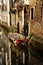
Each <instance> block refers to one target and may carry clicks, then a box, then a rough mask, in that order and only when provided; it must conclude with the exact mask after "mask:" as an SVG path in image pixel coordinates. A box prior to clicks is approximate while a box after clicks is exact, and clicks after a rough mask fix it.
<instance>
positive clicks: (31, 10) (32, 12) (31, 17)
mask: <svg viewBox="0 0 43 65" xmlns="http://www.w3.org/2000/svg"><path fill="white" fill-rule="evenodd" d="M33 18H34V9H33V8H31V9H30V20H33Z"/></svg>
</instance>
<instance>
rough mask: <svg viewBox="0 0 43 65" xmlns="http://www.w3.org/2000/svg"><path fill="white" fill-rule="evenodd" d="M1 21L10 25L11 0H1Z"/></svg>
mask: <svg viewBox="0 0 43 65" xmlns="http://www.w3.org/2000/svg"><path fill="white" fill-rule="evenodd" d="M0 9H1V10H0V12H1V16H0V17H1V22H2V23H5V24H7V25H9V26H10V14H9V12H10V5H9V0H8V1H7V0H0Z"/></svg>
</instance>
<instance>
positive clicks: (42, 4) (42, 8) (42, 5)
mask: <svg viewBox="0 0 43 65" xmlns="http://www.w3.org/2000/svg"><path fill="white" fill-rule="evenodd" d="M42 21H43V4H42Z"/></svg>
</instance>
